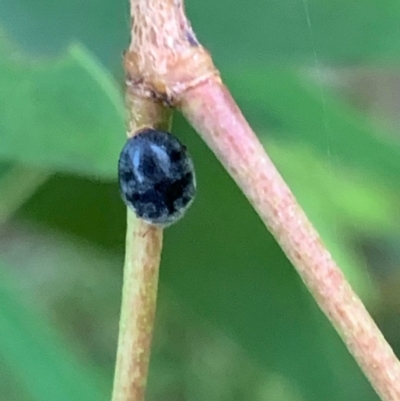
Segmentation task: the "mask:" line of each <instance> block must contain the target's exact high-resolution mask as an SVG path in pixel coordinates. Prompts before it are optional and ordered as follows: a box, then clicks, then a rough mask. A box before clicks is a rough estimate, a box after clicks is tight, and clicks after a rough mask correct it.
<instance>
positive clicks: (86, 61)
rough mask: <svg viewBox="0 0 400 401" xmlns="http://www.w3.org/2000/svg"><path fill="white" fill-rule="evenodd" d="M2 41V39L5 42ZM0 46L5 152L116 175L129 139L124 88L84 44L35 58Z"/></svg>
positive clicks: (21, 159) (36, 162)
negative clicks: (52, 57)
mask: <svg viewBox="0 0 400 401" xmlns="http://www.w3.org/2000/svg"><path fill="white" fill-rule="evenodd" d="M0 45H1V43H0ZM4 47H5V46H3V48H2V47H1V46H0V86H1V91H0V110H1V119H0V132H1V146H0V158H2V159H4V160H6V161H11V160H12V161H16V162H18V163H22V164H32V165H33V166H36V167H41V168H46V169H54V170H64V171H71V172H75V173H78V174H89V175H93V176H101V177H106V178H110V177H115V174H116V172H115V171H116V160H117V158H118V154H119V151H120V149H121V147H122V144H123V141H124V131H125V129H124V112H123V110H124V109H123V102H122V97H121V94H120V93H119V91H118V89H117V87H116V85H115V83H114V81H113V80H112V78H111V77H110V76H109V75H108V73H107V72H106V71H104V70H103V69H102V68H101V67H100V66H99V65H98V64H97V63H96V62H95V60H94V59H93V57H92V56H90V55H89V54H88V53H87V52H86V51H85V50H84V49H83V48H82V47H80V46H72V47H70V48H69V49H68V52H67V54H66V55H65V56H64V57H63V58H62V59H59V60H51V61H41V62H38V61H33V60H29V59H28V58H26V57H22V56H19V55H18V54H16V53H13V52H12V51H10V50H9V51H6V50H5V49H4Z"/></svg>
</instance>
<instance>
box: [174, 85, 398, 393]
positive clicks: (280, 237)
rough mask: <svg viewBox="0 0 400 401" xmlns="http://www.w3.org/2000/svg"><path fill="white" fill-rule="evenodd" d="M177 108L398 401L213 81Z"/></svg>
mask: <svg viewBox="0 0 400 401" xmlns="http://www.w3.org/2000/svg"><path fill="white" fill-rule="evenodd" d="M180 108H181V110H182V112H183V113H184V115H185V116H186V117H187V119H188V120H189V121H190V123H191V124H192V125H193V126H194V128H195V129H196V130H197V131H198V132H199V134H200V135H201V136H202V137H203V139H204V141H205V142H206V143H207V144H208V145H209V146H210V148H211V149H212V150H213V151H214V153H215V154H216V156H217V158H218V159H219V160H220V161H221V163H222V164H223V165H224V166H225V168H226V169H227V171H228V172H229V174H230V175H231V176H232V177H233V178H234V180H235V181H236V182H237V184H238V185H239V187H240V188H241V189H242V191H243V193H244V194H245V195H246V196H247V198H248V199H249V201H250V202H251V203H252V205H253V206H254V208H255V210H256V211H257V213H258V214H259V216H260V217H261V219H262V220H263V222H264V223H265V225H266V226H267V228H268V229H269V230H270V231H271V233H272V234H273V235H274V236H275V238H276V240H277V241H278V242H279V244H280V245H281V247H282V249H283V250H284V252H285V254H286V255H287V257H288V258H289V259H290V260H291V262H292V263H293V266H294V267H295V268H296V270H297V271H298V273H299V274H300V276H301V278H302V280H303V281H304V283H305V284H306V286H307V287H308V289H309V291H310V292H311V294H312V295H313V297H314V298H315V299H316V301H317V303H318V305H319V306H320V308H321V309H322V311H323V312H324V313H325V314H326V316H327V317H328V319H329V320H330V321H331V322H332V324H333V326H334V327H335V328H336V330H337V331H338V333H339V335H340V336H341V337H342V339H343V341H344V342H345V344H346V346H347V348H348V349H349V351H350V352H351V353H352V354H353V356H354V358H355V359H356V361H357V362H358V364H359V365H360V367H361V369H362V370H363V371H364V373H365V375H366V376H367V378H368V379H369V380H370V382H371V384H372V386H373V387H374V388H375V390H376V391H377V393H378V394H379V395H380V397H381V398H382V400H385V401H400V364H399V361H398V360H397V358H396V356H395V355H394V353H393V351H392V349H391V347H390V346H389V344H388V343H387V342H386V340H385V339H384V337H383V335H382V333H381V332H380V330H379V329H378V327H377V326H376V324H375V323H374V321H373V320H372V318H371V317H370V315H369V314H368V312H367V311H366V309H365V307H364V305H363V304H362V302H361V301H360V299H359V298H358V296H357V295H356V294H355V293H354V291H353V290H352V288H351V287H350V285H349V284H348V283H347V281H346V279H345V278H344V276H343V274H342V272H341V270H340V269H339V268H338V266H337V265H336V263H335V262H334V261H333V259H332V257H331V255H330V253H329V252H328V251H327V250H326V248H325V246H324V244H323V243H322V241H321V239H320V237H319V235H318V233H317V232H316V230H315V229H314V227H313V226H312V224H311V223H310V221H309V220H308V219H307V217H306V215H305V214H304V212H303V211H302V209H301V208H300V206H299V205H298V204H297V202H296V200H295V198H294V196H293V194H292V193H291V191H290V189H289V188H288V186H287V185H286V184H285V182H284V181H283V179H282V177H281V176H280V174H279V172H278V171H277V170H276V168H275V166H274V165H273V163H272V162H271V160H270V158H269V157H268V156H267V154H266V153H265V150H264V148H263V146H262V145H261V143H260V142H259V140H258V139H257V137H256V136H255V134H254V133H253V131H252V129H251V128H250V126H249V125H248V123H247V122H246V120H245V119H244V117H243V115H242V113H241V112H240V110H239V108H238V106H237V105H236V103H235V102H234V100H233V99H232V97H231V95H230V93H229V91H228V90H227V89H226V88H225V86H224V85H223V84H221V83H220V82H219V80H217V79H209V80H207V81H206V82H203V83H202V84H200V85H197V86H194V87H192V88H191V89H188V90H187V91H186V92H185V93H184V94H183V95H182V99H181V103H180Z"/></svg>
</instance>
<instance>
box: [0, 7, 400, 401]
mask: <svg viewBox="0 0 400 401" xmlns="http://www.w3.org/2000/svg"><path fill="white" fill-rule="evenodd" d="M186 3H187V11H188V14H189V16H190V18H191V20H192V22H193V26H194V28H195V31H196V32H197V34H198V37H199V39H200V40H201V41H202V42H203V44H204V45H205V46H206V47H207V48H208V49H210V51H211V52H212V53H213V56H214V58H215V61H216V64H217V65H218V67H220V69H221V72H222V76H223V77H224V79H225V80H226V82H227V83H228V85H229V87H230V88H231V90H232V92H233V94H234V96H235V98H236V99H237V101H238V102H239V104H240V105H241V107H242V108H243V110H244V112H245V114H246V115H247V116H248V118H249V120H250V122H251V124H252V125H253V127H254V128H255V130H256V132H257V133H258V134H259V137H260V139H261V140H262V141H263V143H264V144H265V146H266V148H267V150H268V152H269V153H270V155H271V157H272V158H273V160H274V161H275V162H276V164H277V165H278V167H279V169H280V171H281V172H282V174H283V175H284V177H285V178H286V179H287V181H288V182H289V184H290V185H291V187H292V188H293V191H294V192H295V194H296V196H297V197H298V199H299V201H300V203H301V204H302V205H303V207H304V208H305V210H306V211H307V214H308V215H309V217H310V218H311V219H312V221H313V222H314V224H315V225H316V227H317V228H318V230H319V231H320V233H321V235H322V236H323V238H324V240H325V242H326V243H327V244H328V246H329V248H330V250H331V251H332V253H333V254H334V256H335V258H336V259H337V261H338V262H339V263H340V265H341V266H342V268H343V270H344V272H345V274H346V275H347V277H348V278H349V280H350V281H351V282H352V284H353V286H354V287H355V288H356V289H357V291H358V292H359V294H360V295H361V296H362V298H363V300H364V301H365V302H366V304H367V306H368V308H369V309H370V311H371V312H372V313H373V314H374V316H375V318H376V319H377V320H378V322H379V324H380V325H381V327H382V329H383V330H384V333H385V335H386V336H387V337H388V339H389V341H390V342H391V344H392V345H393V347H394V349H395V350H396V351H397V352H398V353H400V334H399V333H400V298H399V296H398V290H397V288H398V286H399V285H400V269H399V260H400V252H399V249H400V224H399V197H400V143H399V131H398V129H397V128H398V121H397V120H396V117H397V114H396V113H398V109H399V106H398V105H397V104H396V99H398V93H397V92H398V87H396V85H387V84H386V86H385V85H383V86H382V85H381V84H380V82H381V81H382V77H384V78H387V77H390V79H391V80H392V81H390V82H396V83H398V82H399V79H400V74H399V72H400V69H399V60H400V40H399V37H400V3H399V2H398V1H395V0H386V1H384V2H382V0H362V1H359V0H346V1H345V0H336V1H335V2H326V1H323V0H282V1H272V0H254V1H251V2H248V3H246V4H245V3H244V2H241V1H229V0H219V1H217V2H216V1H213V0H202V1H195V0H187V2H186ZM128 39H129V12H128V4H127V1H125V0H118V1H111V0H87V1H84V2H82V1H79V0H70V1H68V2H61V1H54V0H53V1H51V0H1V1H0V394H1V399H2V400H7V401H50V400H51V401H54V400H57V401H64V400H65V401H67V400H68V401H71V400H74V401H75V400H80V401H92V400H93V401H103V400H107V399H109V396H110V393H111V385H112V376H113V364H114V356H115V349H116V336H117V323H118V313H119V302H120V287H121V273H122V260H123V247H124V229H125V208H124V205H123V204H122V202H121V201H120V199H119V195H118V188H117V185H116V161H117V158H118V154H119V151H120V149H121V147H122V145H123V143H124V138H125V132H124V131H125V128H124V104H123V93H122V92H123V72H122V68H121V60H122V52H123V49H124V48H125V47H126V45H127V43H128ZM365 75H367V78H368V79H367V80H364V81H361V82H364V83H363V85H361V88H360V85H358V86H357V85H355V84H354V78H359V77H360V76H362V77H365ZM349 76H350V78H351V77H352V78H353V80H352V79H349ZM327 77H328V78H329V79H326V78H327ZM377 77H378V78H377ZM379 77H380V79H381V80H379ZM332 81H333V82H334V84H332ZM371 83H372V84H371ZM355 88H356V89H357V90H355ZM374 88H375V91H374ZM365 89H369V92H368V95H369V96H370V97H371V96H372V100H373V101H371V99H369V98H368V96H366V94H365ZM368 99H369V103H368V102H367V100H368ZM382 99H383V100H382ZM382 102H383V103H385V102H386V103H385V104H386V106H387V104H389V107H386V106H385V107H382V108H379V107H377V108H376V107H375V108H371V107H366V104H367V103H368V105H369V106H370V105H371V104H373V105H378V106H379V104H381V103H382ZM382 109H383V110H384V111H385V112H382ZM396 123H397V126H396ZM174 132H175V133H176V134H177V136H179V137H180V139H181V140H182V141H183V142H184V143H186V144H187V146H188V148H189V149H190V151H191V153H192V155H193V158H194V160H195V165H196V170H197V176H198V197H197V200H196V202H195V203H194V205H193V207H192V208H191V210H190V212H189V213H188V214H187V217H186V218H185V219H184V220H183V221H182V222H181V223H179V224H178V225H176V226H174V227H171V228H170V229H168V230H167V232H166V234H165V249H164V253H163V257H162V267H161V285H160V299H159V309H158V315H157V327H156V334H155V341H154V351H153V355H152V362H151V374H150V386H149V396H148V399H149V400H163V401H168V400H173V401H179V400H182V401H203V400H204V401H205V400H207V401H208V400H217V401H224V400H256V401H258V400H259V401H262V400H268V401H281V400H282V401H283V400H285V401H303V400H307V401H320V400H327V401H343V400H352V401H353V400H360V401H375V400H377V396H376V395H375V394H374V392H373V391H372V389H371V388H370V386H369V384H368V383H367V381H366V380H365V379H364V378H363V376H362V375H361V373H360V371H359V369H358V367H357V366H356V364H355V362H354V361H353V360H352V358H351V357H350V356H349V355H348V353H347V351H346V350H345V348H344V346H343V344H342V343H341V341H340V340H339V339H338V336H337V335H336V333H335V332H334V331H333V329H332V328H331V327H330V326H329V325H328V323H327V322H326V319H325V318H324V317H323V316H322V314H321V312H320V311H319V310H318V309H317V307H316V306H315V304H314V302H313V300H312V299H311V297H310V296H309V294H308V293H307V292H306V290H305V288H304V286H303V285H302V283H301V282H300V280H299V278H298V277H297V275H296V273H295V272H294V269H293V267H292V266H291V265H290V263H289V262H288V261H287V260H286V258H285V256H284V255H283V254H282V252H281V250H280V249H279V247H278V246H277V244H276V242H275V241H274V239H273V238H272V237H271V235H270V234H269V233H268V232H267V231H266V230H265V228H264V227H263V225H262V224H261V223H260V221H259V220H258V218H257V216H256V215H255V213H254V212H253V210H252V209H251V208H250V206H249V205H248V204H247V201H246V200H245V199H244V197H243V195H242V194H241V193H240V191H239V190H238V189H237V188H236V186H235V185H234V183H233V182H232V181H231V179H230V178H229V177H228V176H227V174H226V173H225V172H224V171H223V169H222V167H221V166H220V165H219V163H218V161H217V160H216V159H215V158H214V156H213V155H212V154H211V152H210V151H209V150H208V148H207V147H206V146H205V145H204V144H203V143H202V141H201V140H200V139H199V138H198V136H197V135H196V134H195V133H194V132H193V131H192V130H191V128H190V127H188V125H187V124H186V123H185V122H184V120H183V119H182V118H181V116H179V115H176V116H175V119H174Z"/></svg>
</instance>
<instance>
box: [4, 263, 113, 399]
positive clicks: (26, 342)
mask: <svg viewBox="0 0 400 401" xmlns="http://www.w3.org/2000/svg"><path fill="white" fill-rule="evenodd" d="M12 288H14V286H13V285H12V283H11V282H10V278H9V277H7V276H6V274H5V270H4V266H0V328H1V329H0V331H1V335H0V355H1V360H2V361H3V362H5V364H6V366H3V368H2V370H3V369H5V368H7V369H9V370H10V372H12V373H13V375H14V376H15V377H16V378H17V380H18V382H19V384H20V385H21V386H22V388H23V389H24V390H25V391H26V394H29V396H30V399H31V400H37V401H54V400H59V401H70V400H82V401H91V400H93V401H99V400H107V399H108V394H107V390H109V389H106V388H105V387H104V384H102V383H101V382H100V380H99V379H100V377H98V375H97V374H96V373H95V372H93V371H91V370H90V369H89V368H88V367H85V365H84V364H83V363H82V361H79V360H77V359H76V358H74V357H73V356H72V352H71V350H70V349H69V347H68V346H67V344H66V343H65V342H63V341H62V339H61V338H59V336H58V335H57V334H56V333H55V332H54V330H53V329H52V328H51V327H50V326H49V324H48V323H47V322H46V321H45V319H43V318H41V317H40V315H38V314H37V313H36V314H35V312H34V311H32V310H30V309H29V307H28V304H27V303H26V304H24V303H22V302H21V299H24V297H23V296H21V294H18V297H17V296H16V293H13V292H12V291H11V289H12ZM96 376H97V377H96Z"/></svg>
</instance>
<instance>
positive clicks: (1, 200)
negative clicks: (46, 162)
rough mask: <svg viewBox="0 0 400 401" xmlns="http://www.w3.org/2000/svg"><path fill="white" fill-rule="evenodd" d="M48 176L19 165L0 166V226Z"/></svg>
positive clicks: (42, 172)
mask: <svg viewBox="0 0 400 401" xmlns="http://www.w3.org/2000/svg"><path fill="white" fill-rule="evenodd" d="M48 177H49V174H47V173H45V172H44V171H41V170H37V169H32V168H26V167H22V166H19V165H0V188H1V196H0V226H1V225H2V224H3V223H4V222H5V221H6V220H7V219H9V218H10V217H11V216H12V214H13V213H14V212H15V211H17V210H18V208H19V207H20V206H21V205H22V204H23V203H24V202H26V201H27V200H28V199H29V198H30V197H31V196H32V194H33V193H34V192H35V191H36V189H37V188H38V187H39V186H40V185H41V184H43V183H44V182H45V181H46V180H47V178H48Z"/></svg>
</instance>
